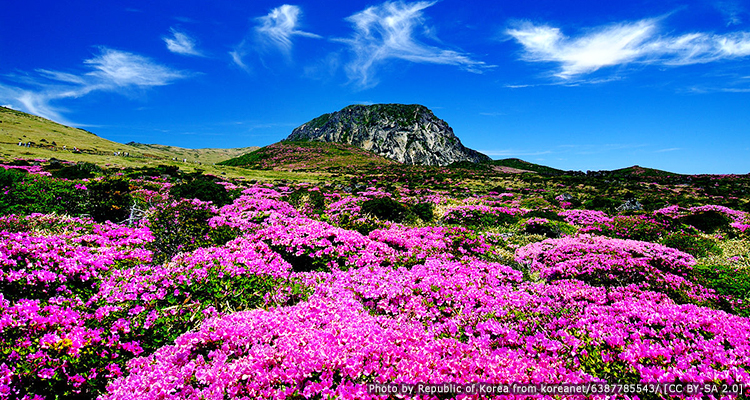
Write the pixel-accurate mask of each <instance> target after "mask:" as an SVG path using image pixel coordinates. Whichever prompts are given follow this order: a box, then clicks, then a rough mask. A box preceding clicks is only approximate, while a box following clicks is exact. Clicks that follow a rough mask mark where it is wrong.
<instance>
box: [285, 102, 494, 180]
mask: <svg viewBox="0 0 750 400" xmlns="http://www.w3.org/2000/svg"><path fill="white" fill-rule="evenodd" d="M286 140H287V141H299V140H301V141H320V142H336V143H345V144H349V145H352V146H356V147H359V148H361V149H364V150H368V151H371V152H373V153H375V154H378V155H381V156H383V157H386V158H389V159H391V160H394V161H398V162H401V163H404V164H412V165H438V166H443V165H449V164H451V163H454V162H459V161H471V162H474V163H479V162H487V161H490V158H489V157H487V156H486V155H484V154H482V153H480V152H478V151H476V150H472V149H468V148H466V147H464V145H462V144H461V141H460V140H459V139H458V137H456V135H455V134H454V133H453V129H451V127H450V126H448V124H447V123H446V122H445V121H443V120H442V119H440V118H437V117H436V116H435V115H434V114H433V113H432V111H430V110H429V109H428V108H427V107H425V106H422V105H418V104H412V105H404V104H374V105H353V106H349V107H346V108H344V109H343V110H341V111H337V112H334V113H331V114H323V115H321V116H320V117H317V118H315V119H313V120H312V121H310V122H307V123H305V124H302V125H301V126H299V127H297V128H295V129H294V130H293V131H292V134H291V135H289V137H287V138H286Z"/></svg>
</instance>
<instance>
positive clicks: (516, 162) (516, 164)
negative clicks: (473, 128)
mask: <svg viewBox="0 0 750 400" xmlns="http://www.w3.org/2000/svg"><path fill="white" fill-rule="evenodd" d="M490 164H492V165H494V166H498V167H506V168H512V169H514V170H515V171H507V172H536V173H539V174H547V175H560V174H563V173H564V172H565V171H563V170H561V169H556V168H551V167H547V166H544V165H539V164H534V163H530V162H528V161H524V160H521V159H518V158H505V159H502V160H492V161H491V162H490Z"/></svg>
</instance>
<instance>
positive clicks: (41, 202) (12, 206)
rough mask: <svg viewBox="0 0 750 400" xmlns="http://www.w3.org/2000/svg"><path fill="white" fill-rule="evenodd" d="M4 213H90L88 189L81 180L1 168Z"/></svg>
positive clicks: (1, 208)
mask: <svg viewBox="0 0 750 400" xmlns="http://www.w3.org/2000/svg"><path fill="white" fill-rule="evenodd" d="M0 182H2V186H0V190H1V191H2V192H0V193H2V194H3V195H2V196H0V214H20V215H25V214H31V213H42V214H52V213H55V214H68V215H74V216H78V215H81V214H84V213H86V212H87V211H86V205H87V202H86V191H85V190H80V189H77V188H76V187H75V185H76V184H77V183H78V182H74V181H63V180H59V179H53V178H49V177H46V176H40V175H33V174H28V173H24V172H17V171H5V170H4V169H0Z"/></svg>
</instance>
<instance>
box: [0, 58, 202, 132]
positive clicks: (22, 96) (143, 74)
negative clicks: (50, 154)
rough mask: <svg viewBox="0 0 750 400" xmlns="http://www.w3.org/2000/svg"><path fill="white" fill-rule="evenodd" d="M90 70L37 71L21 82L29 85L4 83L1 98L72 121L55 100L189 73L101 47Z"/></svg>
mask: <svg viewBox="0 0 750 400" xmlns="http://www.w3.org/2000/svg"><path fill="white" fill-rule="evenodd" d="M83 63H84V65H85V66H86V67H87V70H88V71H87V72H84V73H79V74H74V73H69V72H60V71H50V70H45V69H39V70H37V71H36V72H37V74H38V76H30V77H29V78H27V79H24V80H23V82H21V83H22V84H23V85H22V86H25V87H19V86H12V85H6V84H0V101H3V102H8V103H10V104H12V105H14V106H18V108H20V109H22V110H24V111H27V112H30V113H32V114H36V115H39V116H42V117H45V118H48V119H52V120H55V121H58V122H62V123H69V122H68V121H67V120H66V119H65V118H64V117H63V116H62V112H63V111H64V110H63V109H61V108H59V107H57V106H55V105H53V103H54V102H55V101H58V100H62V99H70V98H79V97H82V96H85V95H87V94H89V93H91V92H95V91H106V92H115V93H117V92H120V93H125V92H127V91H129V90H132V89H146V88H150V87H156V86H164V85H169V84H171V83H172V82H174V81H176V80H179V79H183V78H186V77H188V76H189V74H188V73H186V72H183V71H178V70H174V69H171V68H169V67H167V66H164V65H161V64H158V63H156V62H154V61H152V60H151V59H149V58H147V57H144V56H141V55H138V54H133V53H128V52H124V51H120V50H113V49H109V48H106V47H102V48H100V49H99V54H97V55H95V56H94V57H93V58H90V59H88V60H85V61H84V62H83Z"/></svg>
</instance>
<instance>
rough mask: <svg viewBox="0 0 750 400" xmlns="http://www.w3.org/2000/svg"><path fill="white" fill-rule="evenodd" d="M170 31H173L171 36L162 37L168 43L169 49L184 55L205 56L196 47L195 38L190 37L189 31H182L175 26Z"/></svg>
mask: <svg viewBox="0 0 750 400" xmlns="http://www.w3.org/2000/svg"><path fill="white" fill-rule="evenodd" d="M170 32H171V33H172V35H171V36H163V37H162V40H164V43H166V45H167V49H168V50H169V51H171V52H172V53H176V54H181V55H183V56H196V57H202V56H203V53H202V52H201V51H199V50H198V49H197V48H196V42H195V39H193V38H192V37H190V36H189V35H188V34H187V33H185V32H180V31H178V30H177V29H175V28H171V29H170Z"/></svg>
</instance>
